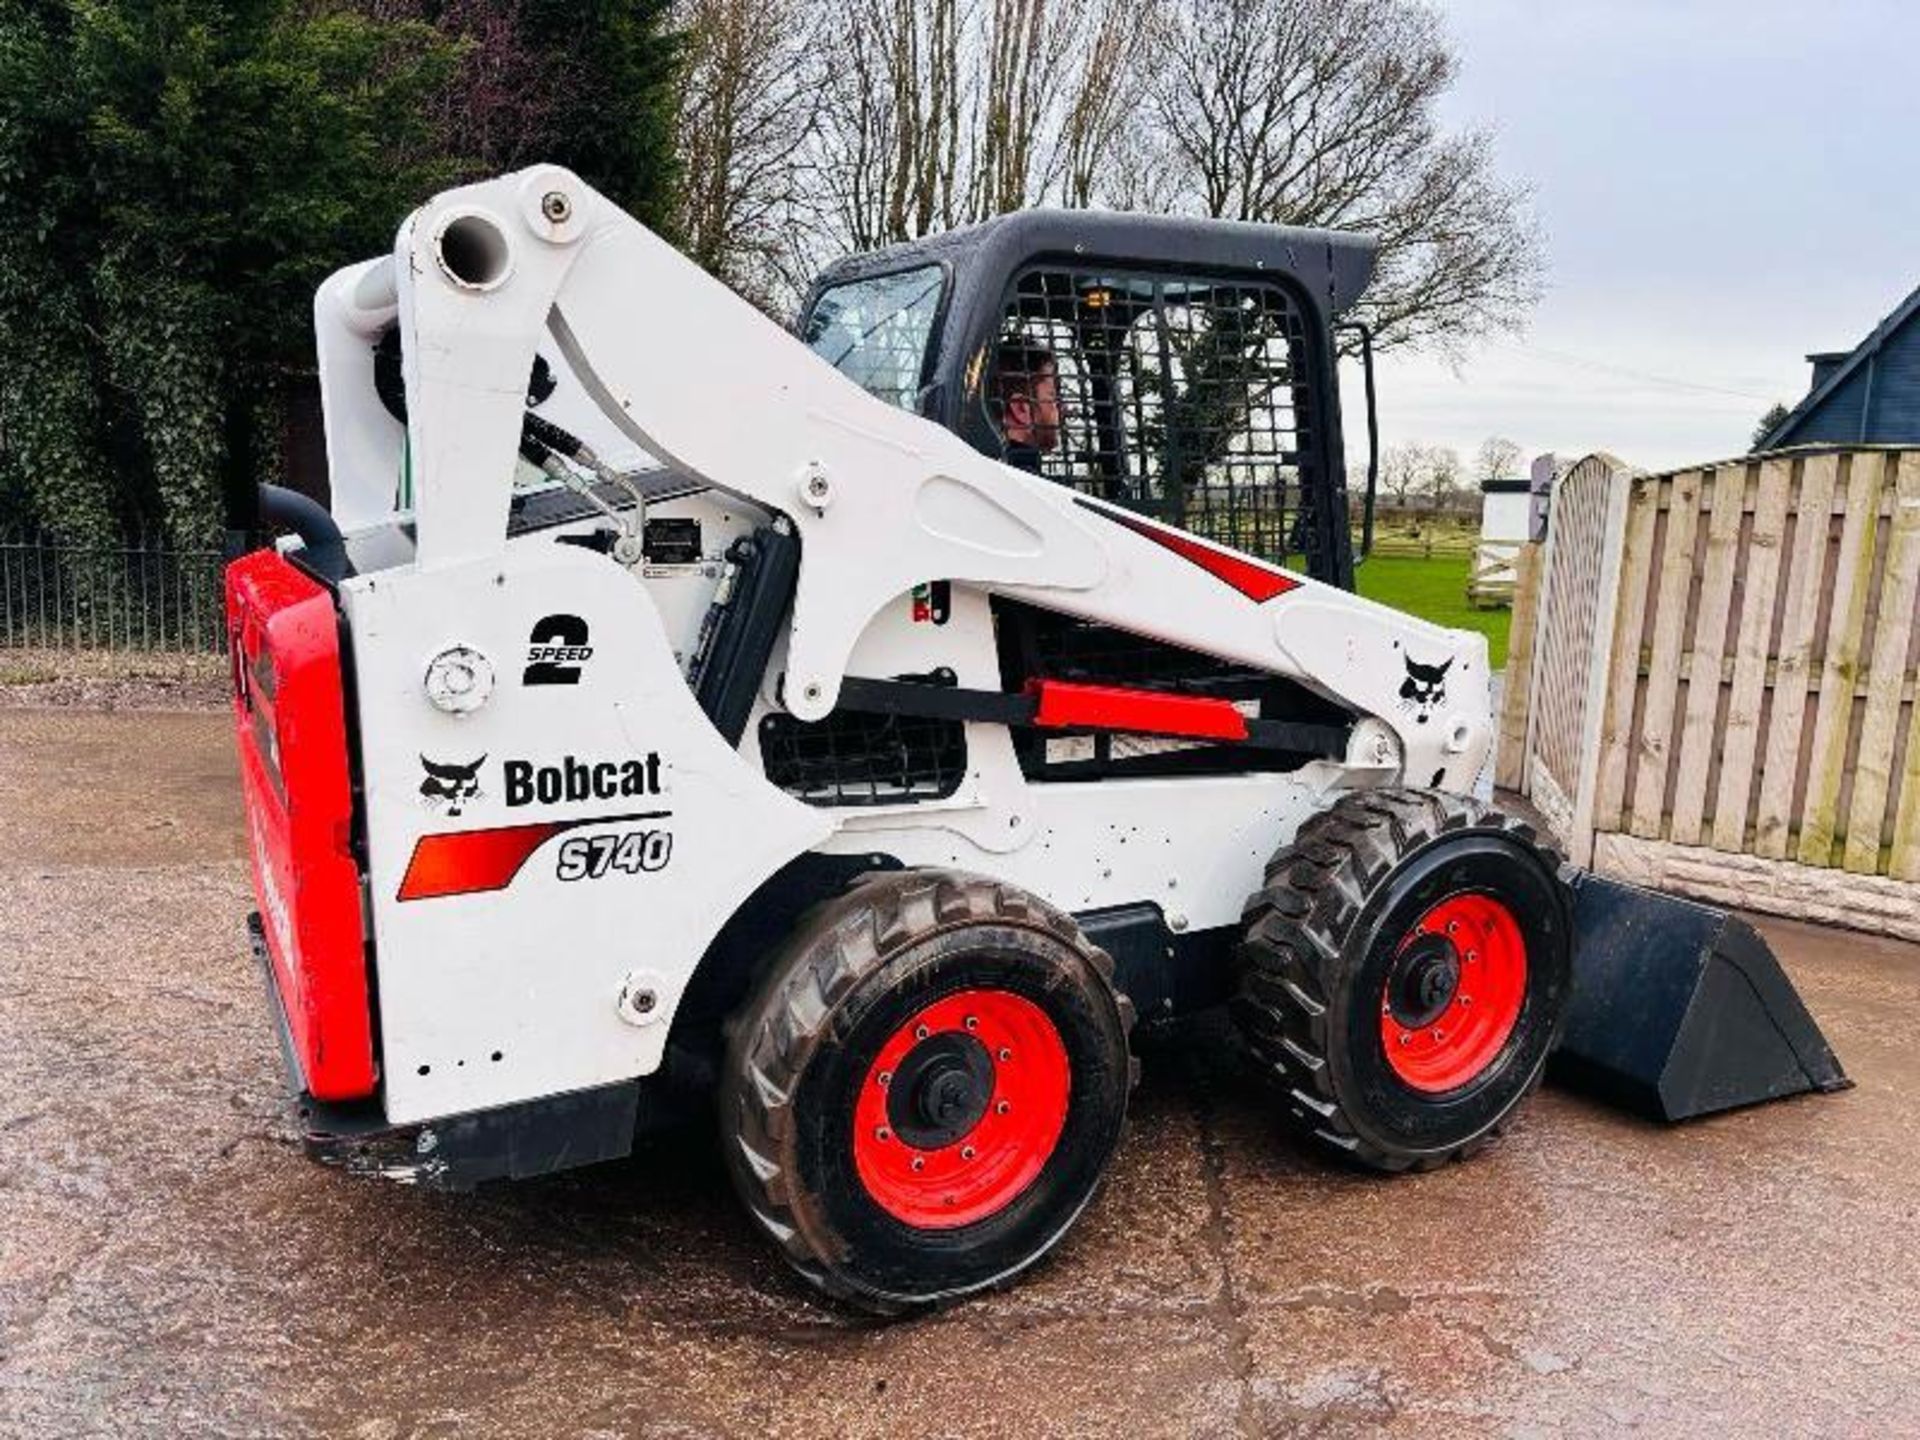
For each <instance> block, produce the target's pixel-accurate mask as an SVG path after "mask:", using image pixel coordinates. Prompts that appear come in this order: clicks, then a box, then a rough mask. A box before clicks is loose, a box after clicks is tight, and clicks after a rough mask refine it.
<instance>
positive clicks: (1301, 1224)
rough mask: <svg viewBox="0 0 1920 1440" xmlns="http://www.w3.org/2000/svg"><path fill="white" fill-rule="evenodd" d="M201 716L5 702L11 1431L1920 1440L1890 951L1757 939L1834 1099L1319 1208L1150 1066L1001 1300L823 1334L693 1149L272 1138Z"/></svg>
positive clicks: (1214, 1091) (1543, 1111)
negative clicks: (1804, 1007)
mask: <svg viewBox="0 0 1920 1440" xmlns="http://www.w3.org/2000/svg"><path fill="white" fill-rule="evenodd" d="M225 726H226V721H225V720H224V718H223V717H221V716H219V715H217V714H214V715H209V714H199V715H184V714H165V713H139V712H122V713H118V714H99V713H87V712H78V711H54V710H44V711H42V710H31V709H16V710H11V711H0V1432H4V1433H6V1434H8V1435H56V1434H58V1435H74V1434H94V1433H108V1434H119V1433H126V1434H167V1435H172V1434H193V1435H228V1434H231V1435H259V1434H275V1435H285V1434H317V1435H346V1436H364V1437H389V1436H413V1435H452V1434H461V1433H466V1432H469V1431H473V1432H484V1433H490V1434H498V1435H560V1434H564V1435H625V1434H639V1433H646V1434H660V1435H710V1434H712V1435H720V1434H751V1435H754V1436H756V1437H773V1436H786V1435H795V1436H803V1435H820V1434H834V1435H876V1436H878V1435H899V1434H933V1435H946V1434H1012V1433H1018V1434H1022V1435H1067V1434H1093V1433H1102V1434H1128V1435H1131V1434H1196V1433H1201V1434H1208V1435H1214V1434H1241V1435H1265V1434H1276V1433H1278V1434H1290V1433H1310V1434H1348V1433H1356V1432H1362V1431H1365V1432H1374V1431H1386V1432H1392V1433H1424V1432H1436V1431H1441V1430H1446V1431H1448V1432H1454V1433H1458V1432H1466V1433H1501V1434H1513V1433H1521V1434H1543V1435H1546V1434H1561V1433H1579V1434H1585V1433H1591V1432H1595V1431H1610V1430H1615V1429H1638V1430H1641V1431H1644V1432H1646V1433H1653V1434H1679V1433H1688V1434H1695V1433H1703V1432H1709V1431H1711V1432H1714V1433H1741V1434H1767V1435H1777V1434H1786V1433H1808V1434H1811V1433H1822V1434H1833V1433H1853V1434H1866V1433H1876V1434H1878V1433H1914V1432H1915V1431H1917V1430H1920V1389H1917V1387H1916V1385H1915V1381H1916V1379H1920V1375H1917V1374H1916V1370H1917V1368H1920V1248H1917V1247H1916V1242H1915V1236H1916V1234H1917V1233H1920V1198H1917V1197H1920V1188H1917V1187H1920V1161H1917V1160H1916V1149H1920V1050H1917V1049H1916V1047H1915V1046H1914V1045H1913V1044H1912V1042H1911V1040H1910V1039H1909V1037H1908V1035H1907V1030H1906V1021H1907V1020H1908V1019H1909V1018H1910V1017H1912V1016H1913V1015H1914V1014H1915V1013H1917V1012H1920V952H1917V951H1916V950H1914V949H1913V948H1911V947H1903V946H1899V945H1895V944H1891V943H1885V942H1877V941H1874V940H1870V939H1864V938H1861V937H1859V936H1854V935H1845V934H1839V933H1835V932H1831V931H1821V930H1813V929H1808V928H1803V927H1799V926H1795V925H1790V924H1775V923H1767V924H1765V925H1764V926H1763V927H1762V928H1763V929H1764V930H1765V931H1766V933H1767V935H1768V936H1769V938H1770V939H1771V940H1772V941H1773V942H1774V944H1775V946H1776V947H1777V948H1778V949H1779V951H1780V953H1781V954H1782V956H1783V958H1784V960H1785V962H1786V964H1787V966H1788V968H1789V969H1790V970H1791V971H1792V973H1793V975H1794V977H1795V979H1796V980H1797V981H1798V982H1799V983H1800V985H1801V987H1802V989H1803V991H1804V993H1805V995H1806V996H1807V999H1808V1001H1809V1003H1810V1005H1811V1007H1812V1009H1813V1011H1814V1013H1815V1015H1816V1017H1817V1018H1818V1019H1819V1021H1820V1022H1821V1024H1822V1025H1823V1026H1824V1027H1825V1028H1826V1032H1827V1034H1828V1036H1829V1037H1830V1038H1831V1039H1832V1041H1833V1043H1834V1045H1835V1047H1836V1049H1837V1050H1838V1051H1839V1052H1840V1054H1841V1056H1842V1058H1843V1060H1844V1061H1845V1063H1846V1065H1847V1066H1848V1068H1849V1070H1850V1071H1851V1072H1852V1074H1853V1075H1854V1077H1855V1078H1856V1079H1857V1080H1858V1081H1859V1088H1857V1089H1856V1090H1853V1091H1852V1092H1850V1093H1848V1094H1845V1095H1842V1096H1839V1097H1836V1098H1831V1099H1814V1100H1801V1101H1795V1102H1791V1103H1787V1104H1783V1105H1778V1106H1773V1107H1769V1108H1766V1109H1762V1110H1758V1111H1751V1112H1745V1113H1740V1114H1735V1115H1729V1116H1724V1117H1721V1118H1719V1119H1715V1120H1711V1121H1707V1122H1704V1123H1699V1124H1695V1125H1692V1126H1689V1127H1686V1128H1683V1129H1677V1130H1662V1129H1657V1128H1654V1127H1652V1126H1649V1125H1646V1124H1642V1123H1640V1122H1637V1121H1634V1120H1630V1119H1626V1118H1623V1117H1621V1116H1619V1115H1617V1114H1612V1113H1609V1112H1607V1111H1604V1110H1601V1109H1598V1108H1596V1107H1594V1106H1593V1105H1591V1104H1589V1103H1587V1102H1585V1101H1583V1100H1580V1099H1577V1098H1574V1097H1572V1096H1569V1095H1565V1094H1561V1093H1556V1092H1551V1091H1549V1092H1548V1093H1546V1094H1544V1095H1543V1096H1542V1097H1540V1098H1539V1099H1538V1100H1537V1101H1536V1102H1535V1103H1534V1104H1533V1106H1532V1107H1531V1109H1530V1110H1529V1111H1528V1112H1527V1113H1526V1115H1525V1117H1524V1118H1523V1119H1522V1120H1521V1121H1520V1123H1519V1124H1518V1125H1517V1127H1516V1128H1515V1130H1514V1131H1513V1133H1511V1134H1510V1135H1509V1137H1508V1138H1507V1139H1506V1140H1505V1141H1503V1142H1502V1143H1501V1144H1499V1145H1498V1146H1496V1147H1494V1148H1493V1149H1492V1150H1491V1151H1489V1152H1488V1153H1486V1154H1485V1155H1483V1156H1481V1157H1479V1158H1477V1159H1475V1160H1474V1161H1473V1162H1471V1163H1470V1164H1467V1165H1463V1166H1456V1167H1453V1168H1451V1169H1450V1170H1448V1171H1446V1172H1443V1173H1439V1174H1434V1175H1428V1176H1422V1177H1417V1178H1410V1179H1401V1180H1391V1181H1389V1180H1379V1179H1373V1178H1369V1177H1365V1176H1359V1175H1354V1174H1350V1173H1346V1172H1344V1171H1342V1170H1339V1169H1337V1168H1334V1167H1333V1166H1331V1165H1329V1164H1327V1163H1325V1162H1323V1161H1322V1160H1321V1159H1320V1158H1319V1157H1318V1156H1317V1155H1314V1154H1311V1153H1308V1152H1306V1151H1304V1150H1302V1149H1300V1148H1298V1147H1296V1146H1295V1145H1293V1144H1291V1143H1290V1142H1289V1141H1287V1140H1285V1139H1283V1138H1281V1136H1280V1135H1279V1134H1278V1132H1277V1131H1276V1129H1275V1127H1274V1125H1273V1124H1272V1123H1271V1117H1270V1114H1269V1111H1268V1107H1267V1106H1266V1105H1265V1104H1264V1103H1263V1102H1262V1100H1261V1099H1260V1098H1259V1097H1258V1096H1257V1095H1256V1094H1255V1093H1254V1092H1253V1091H1252V1090H1251V1089H1249V1088H1248V1087H1247V1086H1245V1085H1244V1084H1243V1083H1242V1082H1241V1081H1239V1080H1238V1079H1237V1078H1235V1075H1234V1073H1233V1071H1232V1070H1231V1068H1230V1067H1227V1066H1224V1065H1222V1064H1220V1063H1219V1062H1218V1061H1217V1060H1215V1059H1214V1058H1213V1056H1212V1054H1211V1053H1210V1052H1209V1053H1202V1054H1200V1055H1195V1054H1194V1053H1193V1052H1191V1051H1187V1052H1178V1051H1176V1052H1159V1051H1156V1052H1154V1053H1152V1054H1150V1055H1149V1056H1148V1057H1147V1064H1146V1078H1145V1081H1144V1083H1143V1084H1142V1087H1141V1089H1140V1091H1139V1094H1138V1095H1137V1097H1136V1099H1135V1102H1134V1107H1133V1123H1132V1128H1131V1133H1130V1137H1129V1139H1128V1141H1127V1143H1126V1146H1125V1148H1124V1151H1123V1153H1122V1154H1121V1156H1120V1159H1119V1161H1118V1164H1117V1166H1116V1169H1115V1173H1114V1174H1113V1176H1112V1179H1111V1182H1110V1183H1109V1185H1108V1186H1107V1188H1106V1190H1105V1192H1104V1193H1103V1195H1102V1197H1101V1199H1100V1200H1099V1201H1098V1202H1097V1203H1096V1205H1095V1206H1094V1208H1093V1209H1092V1211H1091V1212H1090V1213H1089V1215H1088V1216H1087V1218H1086V1219H1085V1220H1084V1221H1083V1222H1082V1224H1081V1225H1080V1227H1079V1228H1078V1229H1077V1230H1076V1231H1075V1232H1074V1234H1073V1235H1072V1236H1071V1237H1070V1238H1069V1240H1068V1242H1067V1243H1066V1244H1065V1245H1064V1246H1063V1247H1062V1249H1061V1250H1060V1252H1059V1253H1058V1254H1057V1255H1056V1256H1055V1257H1054V1259H1053V1260H1052V1261H1051V1262H1050V1263H1049V1264H1048V1265H1046V1266H1045V1267H1043V1268H1042V1269H1041V1270H1040V1271H1039V1272H1037V1273H1036V1274H1034V1275H1033V1276H1031V1277H1030V1278H1029V1279H1028V1280H1027V1281H1026V1282H1025V1283H1023V1284H1021V1285H1019V1286H1018V1287H1017V1288H1016V1289H1014V1290H1012V1291H1010V1292H1008V1293H1005V1294H1001V1295H996V1296H992V1297H989V1298H986V1299H983V1300H978V1301H975V1302H973V1303H970V1304H966V1305H963V1306H961V1307H959V1308H958V1309H955V1310H953V1311H951V1312H948V1313H945V1314H942V1315H939V1316H936V1317H933V1318H930V1319H924V1320H920V1321H916V1322H912V1323H905V1324H897V1325H891V1326H886V1325H876V1324H872V1323H868V1322H864V1321H859V1320H854V1319H850V1318H848V1317H847V1316H845V1315H843V1314H840V1313H837V1312H835V1311H833V1310H831V1309H828V1308H825V1307H823V1306H821V1305H819V1304H817V1303H815V1302H814V1301H813V1300H812V1299H811V1298H810V1297H809V1296H808V1294H807V1293H805V1292H804V1291H803V1290H802V1289H801V1288H800V1287H799V1286H798V1285H797V1283H795V1282H793V1281H791V1280H789V1278H788V1277H787V1275H786V1273H785V1271H784V1270H783V1269H782V1267H781V1266H780V1264H779V1263H778V1262H777V1261H776V1260H775V1259H774V1258H773V1256H772V1254H771V1252H770V1250H769V1248H768V1247H767V1246H765V1245H764V1244H762V1243H761V1242H760V1241H759V1240H758V1239H757V1238H756V1236H755V1235H754V1234H752V1233H751V1232H750V1231H749V1230H748V1228H747V1226H746V1225H745V1223H743V1221H742V1218H741V1215H740V1213H739V1212H738V1211H737V1210H736V1208H735V1206H734V1203H733V1199H732V1196H731V1194H730V1193H729V1191H728V1188H727V1183H726V1179H725V1176H724V1174H723V1173H722V1170H721V1167H720V1165H719V1163H718V1160H717V1157H716V1154H715V1151H714V1149H713V1147H712V1145H711V1143H710V1141H709V1140H708V1138H707V1136H706V1135H705V1134H704V1133H692V1134H686V1135H681V1136H676V1137H673V1138H671V1139H666V1140H661V1141H656V1142H651V1143H648V1144H646V1145H645V1147H644V1148H643V1149H642V1151H641V1152H640V1153H639V1154H637V1155H636V1156H635V1157H634V1158H633V1159H632V1160H631V1161H629V1162H626V1163H623V1164H620V1165H617V1166H610V1167H604V1168H601V1169H597V1170H591V1171H585V1172H580V1173H576V1174H571V1175H566V1176H560V1177H555V1178H553V1179H550V1180H544V1181H537V1182H530V1183H524V1184H520V1185H517V1186H512V1187H507V1188H495V1189H492V1190H489V1191H487V1192H484V1193H482V1194H480V1195H477V1196H468V1197H459V1196H442V1195H433V1194H424V1193H419V1192H416V1191H412V1190H408V1189H404V1188H400V1187H398V1186H394V1185H391V1184H386V1183H382V1182H379V1181H375V1180H369V1179H356V1178H350V1177H348V1176H345V1175H342V1174H338V1173H335V1172H332V1171H327V1170H322V1169H320V1168H318V1167H317V1166H314V1165H312V1164H310V1163H309V1162H307V1161H306V1160H305V1159H304V1158H303V1157H302V1155H301V1154H300V1152H299V1150H298V1148H297V1147H296V1145H295V1142H294V1136H293V1131H292V1129H291V1127H290V1125H289V1122H288V1118H287V1110H286V1107H285V1104H284V1101H283V1096H282V1091H281V1080H280V1074H279V1060H278V1056H277V1053H276V1051H275V1048H274V1042H273V1040H272V1037H271V1034H270V1032H269V1029H268V1025H267V1020H266V1017H265V1014H264V1012H263V1010H262V1008H261V1001H260V996H259V995H258V993H257V991H256V988H255V987H256V981H255V977H254V972H253V970H252V967H251V962H250V961H249V959H248V957H247V954H246V948H245V943H244V939H243V937H242V931H241V924H242V917H243V916H244V914H245V913H246V911H247V909H248V908H249V901H248V895H247V882H246V877H245V873H244V869H243V861H242V859H241V856H242V850H241V838H240V832H239V823H240V817H239V812H238V808H237V801H236V798H235V788H234V784H233V780H232V774H231V769H230V762H229V750H228V745H229V742H228V737H227V735H226V732H225Z"/></svg>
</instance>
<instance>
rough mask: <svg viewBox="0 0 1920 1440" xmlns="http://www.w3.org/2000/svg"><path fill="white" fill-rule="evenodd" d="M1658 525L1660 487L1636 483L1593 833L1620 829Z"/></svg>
mask: <svg viewBox="0 0 1920 1440" xmlns="http://www.w3.org/2000/svg"><path fill="white" fill-rule="evenodd" d="M1659 520H1660V490H1659V487H1658V486H1656V485H1652V484H1648V483H1645V482H1637V483H1636V484H1635V485H1634V487H1633V494H1632V495H1631V496H1630V497H1629V498H1628V500H1627V533H1626V539H1625V542H1624V544H1623V546H1622V550H1621V556H1620V587H1619V594H1618V596H1617V598H1616V601H1615V614H1614V629H1613V644H1612V653H1611V656H1610V657H1609V661H1610V663H1609V670H1608V675H1607V718H1606V724H1605V726H1604V727H1603V728H1602V730H1601V734H1600V763H1599V766H1598V769H1599V785H1598V795H1597V797H1596V799H1595V802H1594V807H1593V824H1594V828H1595V829H1596V830H1619V829H1622V828H1624V818H1625V813H1626V812H1625V807H1626V803H1627V799H1626V797H1627V770H1628V768H1629V765H1630V762H1631V760H1632V757H1633V711H1634V704H1635V701H1636V699H1637V698H1638V696H1639V691H1640V646H1641V642H1642V640H1643V638H1644V636H1645V635H1646V623H1647V589H1648V586H1649V585H1651V584H1652V581H1653V539H1654V532H1655V530H1656V529H1657V528H1658V525H1659ZM1603 633H1604V632H1603Z"/></svg>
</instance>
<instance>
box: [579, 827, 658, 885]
mask: <svg viewBox="0 0 1920 1440" xmlns="http://www.w3.org/2000/svg"><path fill="white" fill-rule="evenodd" d="M672 858H673V835H672V833H671V832H670V831H666V830H629V831H627V832H626V833H625V834H623V835H621V834H615V835H577V836H575V837H574V838H573V839H571V840H568V841H567V842H565V843H564V844H563V845H561V847H560V858H559V862H558V864H557V865H556V866H555V869H554V873H555V874H556V875H557V876H558V877H559V878H560V879H562V880H598V879H599V878H600V877H601V876H603V875H605V874H606V873H607V872H608V871H610V870H624V871H626V872H627V874H629V875H638V874H640V873H641V872H643V871H655V870H664V869H666V868H667V862H668V861H669V860H671V859H672Z"/></svg>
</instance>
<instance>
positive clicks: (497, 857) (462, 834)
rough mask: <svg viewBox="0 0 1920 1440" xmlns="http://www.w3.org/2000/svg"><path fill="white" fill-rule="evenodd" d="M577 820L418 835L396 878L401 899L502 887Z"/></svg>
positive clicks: (429, 897) (470, 893)
mask: <svg viewBox="0 0 1920 1440" xmlns="http://www.w3.org/2000/svg"><path fill="white" fill-rule="evenodd" d="M585 823H587V822H585V821H578V820H573V821H569V820H543V821H538V822H536V823H534V824H531V825H507V826H503V827H501V828H500V829H497V830H459V831H455V832H454V833H452V834H450V835H422V836H421V837H420V839H419V841H418V842H417V843H416V844H415V845H414V847H413V858H412V859H410V860H408V861H407V873H406V875H405V876H404V877H403V878H402V879H401V881H400V898H401V899H402V900H433V899H436V898H438V897H439V896H442V895H478V894H481V893H482V892H484V891H488V890H504V889H506V888H507V886H509V885H511V884H512V883H513V877H514V876H516V875H518V874H519V873H520V867H521V866H522V865H524V864H526V863H527V857H528V856H529V855H531V854H533V852H534V851H536V850H538V849H539V848H540V847H541V846H542V845H544V844H546V843H547V841H549V840H551V839H552V838H553V837H554V836H556V835H558V834H559V833H560V832H561V831H562V830H570V829H572V828H573V827H574V826H575V825H580V824H585Z"/></svg>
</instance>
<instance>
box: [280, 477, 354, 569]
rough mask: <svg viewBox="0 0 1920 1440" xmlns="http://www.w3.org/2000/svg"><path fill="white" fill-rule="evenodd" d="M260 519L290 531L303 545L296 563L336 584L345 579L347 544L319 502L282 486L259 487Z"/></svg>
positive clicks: (338, 528)
mask: <svg viewBox="0 0 1920 1440" xmlns="http://www.w3.org/2000/svg"><path fill="white" fill-rule="evenodd" d="M260 521H261V523H262V524H263V525H265V526H267V527H269V528H272V529H278V530H291V531H292V532H293V533H294V534H296V535H298V536H299V537H300V539H301V542H302V543H303V544H304V545H305V546H306V548H305V549H304V550H303V551H301V552H300V562H301V564H302V565H304V566H305V567H306V568H307V569H308V570H311V571H312V572H313V573H314V574H315V575H316V576H318V577H319V578H320V579H322V580H325V581H328V582H329V583H337V582H338V581H340V580H343V579H345V578H346V574H347V545H346V541H344V540H343V539H341V538H340V527H339V526H338V525H336V524H334V522H333V516H331V515H329V514H328V513H327V512H326V510H325V509H323V508H322V507H321V506H320V504H319V503H318V502H316V501H314V500H310V499H308V498H307V497H306V496H305V495H302V494H301V493H300V492H299V491H298V490H289V489H287V488H286V487H285V486H282V485H262V486H261V487H260Z"/></svg>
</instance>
